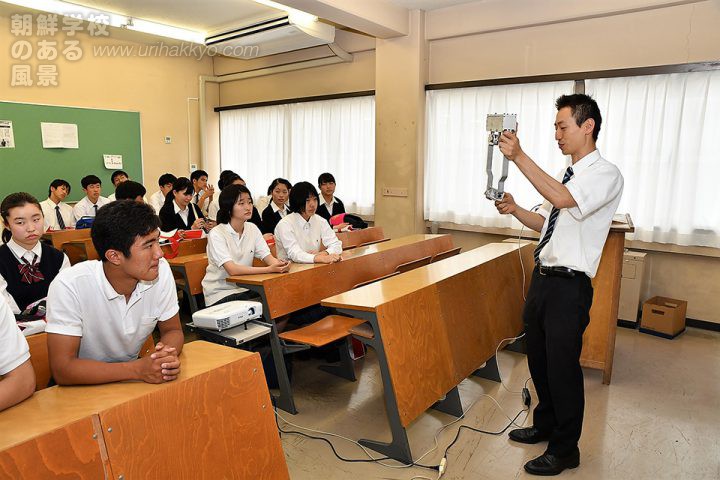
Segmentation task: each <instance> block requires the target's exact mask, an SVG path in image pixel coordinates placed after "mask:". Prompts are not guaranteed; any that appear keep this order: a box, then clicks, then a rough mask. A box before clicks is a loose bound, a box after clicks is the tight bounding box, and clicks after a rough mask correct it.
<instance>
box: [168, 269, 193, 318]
mask: <svg viewBox="0 0 720 480" xmlns="http://www.w3.org/2000/svg"><path fill="white" fill-rule="evenodd" d="M170 270H172V271H174V272H177V273H179V274H180V275H182V278H183V280H185V286H184V287H183V292H184V293H185V296H186V297H187V298H188V305H189V306H190V315H192V314H193V313H195V312H197V311H198V304H197V299H196V298H195V295H193V294H192V293H190V282H189V281H188V277H187V272H186V271H185V267H173V266H172V265H171V266H170Z"/></svg>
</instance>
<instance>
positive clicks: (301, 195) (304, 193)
mask: <svg viewBox="0 0 720 480" xmlns="http://www.w3.org/2000/svg"><path fill="white" fill-rule="evenodd" d="M312 197H315V198H316V199H317V198H318V197H319V196H318V192H317V190H315V186H314V185H313V184H312V183H310V182H298V183H296V184H295V186H294V187H293V189H292V190H290V210H292V211H293V212H297V213H305V202H307V201H308V200H309V199H310V198H312Z"/></svg>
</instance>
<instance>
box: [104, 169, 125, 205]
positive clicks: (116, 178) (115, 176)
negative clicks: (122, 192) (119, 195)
mask: <svg viewBox="0 0 720 480" xmlns="http://www.w3.org/2000/svg"><path fill="white" fill-rule="evenodd" d="M129 179H130V177H128V174H127V173H126V172H124V171H122V170H115V171H114V172H113V173H112V175H110V181H111V182H112V184H113V187H115V190H117V187H118V185H120V184H121V183H123V182H127V181H128V180H129ZM108 200H110V201H111V202H114V201H115V200H116V198H115V194H114V193H113V194H112V195H110V196H109V197H108Z"/></svg>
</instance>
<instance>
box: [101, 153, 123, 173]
mask: <svg viewBox="0 0 720 480" xmlns="http://www.w3.org/2000/svg"><path fill="white" fill-rule="evenodd" d="M103 162H104V163H105V168H107V169H108V170H117V169H119V168H123V166H122V155H103Z"/></svg>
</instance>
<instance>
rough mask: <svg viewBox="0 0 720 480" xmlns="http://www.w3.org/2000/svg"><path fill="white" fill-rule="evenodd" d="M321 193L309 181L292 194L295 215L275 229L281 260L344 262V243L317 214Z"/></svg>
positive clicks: (294, 188) (297, 187) (291, 206)
mask: <svg viewBox="0 0 720 480" xmlns="http://www.w3.org/2000/svg"><path fill="white" fill-rule="evenodd" d="M317 206H318V193H317V190H315V187H314V186H313V185H312V184H311V183H309V182H299V183H296V184H295V186H294V187H293V189H292V190H291V191H290V209H291V210H292V211H293V213H290V214H288V215H287V216H286V217H285V218H283V219H282V220H280V222H279V223H278V224H277V227H275V246H276V247H277V253H278V257H279V258H280V259H281V260H285V259H288V260H290V261H293V262H296V263H334V262H339V261H340V260H341V257H340V254H341V253H342V243H341V242H340V240H338V238H337V235H335V232H333V230H332V228H330V224H328V222H327V221H326V220H325V219H324V218H322V217H320V216H319V215H316V214H315V211H316V210H317Z"/></svg>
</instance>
